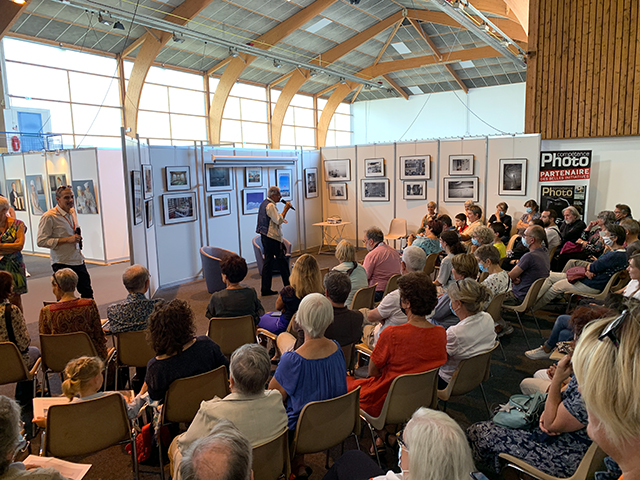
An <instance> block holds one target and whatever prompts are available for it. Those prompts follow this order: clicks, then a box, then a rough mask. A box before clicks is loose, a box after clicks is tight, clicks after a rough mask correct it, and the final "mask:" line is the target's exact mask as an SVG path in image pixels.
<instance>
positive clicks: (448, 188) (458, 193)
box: [443, 177, 478, 203]
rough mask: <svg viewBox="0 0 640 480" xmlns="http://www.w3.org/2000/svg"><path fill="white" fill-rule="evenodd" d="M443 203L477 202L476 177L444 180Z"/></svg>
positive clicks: (447, 178) (446, 178)
mask: <svg viewBox="0 0 640 480" xmlns="http://www.w3.org/2000/svg"><path fill="white" fill-rule="evenodd" d="M443 180H444V201H445V202H460V203H464V202H465V201H466V200H473V201H474V202H477V201H478V177H470V178H451V177H445V178H444V179H443Z"/></svg>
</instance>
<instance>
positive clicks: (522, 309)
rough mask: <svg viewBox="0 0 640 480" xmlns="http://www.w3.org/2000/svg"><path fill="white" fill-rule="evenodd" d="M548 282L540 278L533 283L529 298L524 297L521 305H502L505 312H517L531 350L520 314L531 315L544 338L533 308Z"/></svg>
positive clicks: (528, 294)
mask: <svg viewBox="0 0 640 480" xmlns="http://www.w3.org/2000/svg"><path fill="white" fill-rule="evenodd" d="M546 280H547V278H546V277H545V278H539V279H538V280H536V281H535V282H533V283H532V284H531V286H530V287H529V291H528V292H527V296H526V297H524V301H523V302H522V303H521V304H520V305H504V303H503V304H502V308H504V309H505V310H510V311H512V312H515V314H516V316H517V317H518V323H520V328H522V334H523V335H524V340H525V341H526V342H527V347H529V349H531V344H530V343H529V337H527V332H525V330H524V325H523V324H522V320H521V319H520V314H521V313H522V314H525V313H529V314H530V315H531V316H532V317H533V319H534V320H535V322H536V327H538V333H540V337H541V338H544V337H542V330H540V324H539V323H538V319H537V318H536V316H535V313H534V311H533V306H534V305H535V303H536V301H537V300H538V294H539V293H540V289H541V288H542V285H544V282H546Z"/></svg>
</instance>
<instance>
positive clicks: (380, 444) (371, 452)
mask: <svg viewBox="0 0 640 480" xmlns="http://www.w3.org/2000/svg"><path fill="white" fill-rule="evenodd" d="M387 435H388V434H387ZM373 438H374V441H375V442H376V447H378V455H382V454H383V453H384V451H385V448H384V447H385V442H383V441H382V439H381V438H380V436H379V435H378V434H377V433H374V434H373ZM385 438H386V437H385ZM369 456H371V457H372V458H374V459H375V458H376V450H375V448H373V445H371V448H369Z"/></svg>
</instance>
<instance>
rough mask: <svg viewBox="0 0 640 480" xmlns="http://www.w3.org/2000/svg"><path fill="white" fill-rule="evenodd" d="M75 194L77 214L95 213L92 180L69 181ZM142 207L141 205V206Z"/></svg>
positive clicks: (94, 195) (96, 208) (96, 206)
mask: <svg viewBox="0 0 640 480" xmlns="http://www.w3.org/2000/svg"><path fill="white" fill-rule="evenodd" d="M71 186H72V187H73V194H74V195H75V197H76V198H75V209H76V213H77V214H78V215H97V214H98V203H97V201H96V198H97V196H96V191H95V188H94V187H93V180H73V181H72V182H71ZM141 208H142V206H141Z"/></svg>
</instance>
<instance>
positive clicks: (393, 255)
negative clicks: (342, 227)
mask: <svg viewBox="0 0 640 480" xmlns="http://www.w3.org/2000/svg"><path fill="white" fill-rule="evenodd" d="M364 235H365V237H364V246H365V247H366V248H367V250H368V252H369V253H367V256H366V257H364V261H363V262H362V266H363V267H364V269H365V270H366V271H367V280H368V281H369V286H372V285H376V294H375V301H376V302H379V301H380V299H381V298H382V295H383V294H384V289H385V288H386V286H387V282H388V281H389V279H390V278H391V277H392V276H394V275H396V274H398V273H400V255H398V252H397V251H396V250H395V249H394V248H391V247H390V246H389V245H387V244H386V243H384V235H383V234H382V230H380V229H379V228H378V227H371V228H370V229H369V230H367V231H366V232H365V234H364Z"/></svg>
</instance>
